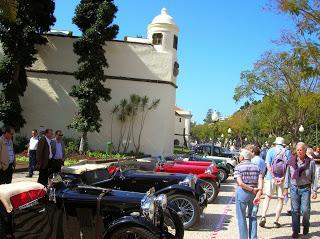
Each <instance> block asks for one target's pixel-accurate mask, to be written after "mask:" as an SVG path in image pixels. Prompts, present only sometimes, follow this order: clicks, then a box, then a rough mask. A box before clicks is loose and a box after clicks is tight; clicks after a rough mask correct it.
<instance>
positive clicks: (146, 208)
mask: <svg viewBox="0 0 320 239" xmlns="http://www.w3.org/2000/svg"><path fill="white" fill-rule="evenodd" d="M141 210H142V214H143V215H144V216H145V217H146V218H148V219H150V220H153V219H154V213H155V197H154V196H150V195H148V194H147V195H146V196H144V198H143V199H142V200H141Z"/></svg>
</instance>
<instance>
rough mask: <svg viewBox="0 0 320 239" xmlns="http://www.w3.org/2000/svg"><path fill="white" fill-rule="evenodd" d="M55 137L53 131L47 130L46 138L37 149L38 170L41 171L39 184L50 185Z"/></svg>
mask: <svg viewBox="0 0 320 239" xmlns="http://www.w3.org/2000/svg"><path fill="white" fill-rule="evenodd" d="M52 137H53V131H52V129H46V130H45V132H44V137H42V138H41V139H40V140H39V143H38V147H37V157H36V158H37V168H38V169H39V178H38V183H41V184H43V185H45V186H46V185H47V184H48V176H49V163H50V160H51V159H52V157H53V154H52V149H51V139H52Z"/></svg>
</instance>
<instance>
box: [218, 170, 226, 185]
mask: <svg viewBox="0 0 320 239" xmlns="http://www.w3.org/2000/svg"><path fill="white" fill-rule="evenodd" d="M227 178H228V173H227V171H226V170H224V169H219V179H220V182H222V183H223V182H224V181H226V180H227Z"/></svg>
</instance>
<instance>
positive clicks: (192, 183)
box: [179, 174, 198, 189]
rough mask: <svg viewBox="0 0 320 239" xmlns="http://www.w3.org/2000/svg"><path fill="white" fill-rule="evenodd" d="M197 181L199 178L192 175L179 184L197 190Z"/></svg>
mask: <svg viewBox="0 0 320 239" xmlns="http://www.w3.org/2000/svg"><path fill="white" fill-rule="evenodd" d="M197 179H198V178H197V176H196V175H193V174H190V175H188V176H187V177H186V178H185V179H184V180H183V181H181V182H179V185H183V186H186V187H190V188H192V189H195V188H196V183H197Z"/></svg>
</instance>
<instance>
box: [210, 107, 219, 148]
mask: <svg viewBox="0 0 320 239" xmlns="http://www.w3.org/2000/svg"><path fill="white" fill-rule="evenodd" d="M211 120H212V124H213V125H214V124H215V123H216V122H218V121H219V114H218V112H217V111H214V112H213V113H212V115H211ZM213 130H214V129H213ZM214 138H215V135H214V131H213V137H212V145H214Z"/></svg>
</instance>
